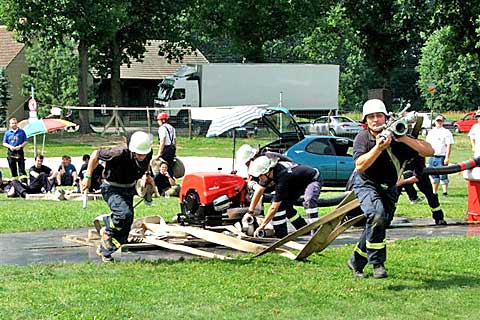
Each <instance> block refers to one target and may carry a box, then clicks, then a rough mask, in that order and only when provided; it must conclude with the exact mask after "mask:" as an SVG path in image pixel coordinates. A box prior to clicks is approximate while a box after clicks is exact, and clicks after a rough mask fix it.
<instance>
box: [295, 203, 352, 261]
mask: <svg viewBox="0 0 480 320" xmlns="http://www.w3.org/2000/svg"><path fill="white" fill-rule="evenodd" d="M350 198H352V197H350ZM343 203H344V202H343V201H342V203H340V204H339V206H340V207H342V206H344V205H343ZM349 203H356V204H357V205H356V207H358V206H359V205H360V203H359V202H358V200H353V201H351V202H349ZM348 211H350V210H348ZM348 211H347V212H345V213H343V214H341V215H339V216H337V217H335V218H332V219H331V220H330V221H328V222H326V223H325V224H323V225H322V226H320V227H319V228H318V230H317V231H316V232H315V234H314V235H313V237H312V238H311V239H310V240H309V241H308V242H307V244H306V245H305V247H304V248H303V250H302V251H300V253H299V254H298V255H297V257H296V260H304V259H306V258H308V257H309V256H310V255H312V254H313V253H314V252H318V251H321V250H323V249H325V248H326V247H327V246H328V245H329V244H330V243H331V241H330V242H328V239H329V236H330V234H331V233H332V231H333V230H334V229H335V228H336V227H337V226H338V225H339V224H340V222H341V221H342V219H343V217H344V216H345V214H346V213H348ZM332 241H333V240H332Z"/></svg>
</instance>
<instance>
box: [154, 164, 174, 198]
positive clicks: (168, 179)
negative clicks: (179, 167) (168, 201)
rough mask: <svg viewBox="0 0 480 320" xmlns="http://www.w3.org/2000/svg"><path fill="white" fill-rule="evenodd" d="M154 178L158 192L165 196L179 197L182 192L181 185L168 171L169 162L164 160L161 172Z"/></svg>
mask: <svg viewBox="0 0 480 320" xmlns="http://www.w3.org/2000/svg"><path fill="white" fill-rule="evenodd" d="M153 180H154V181H155V186H156V187H157V189H158V192H159V193H160V194H161V195H163V196H165V197H177V196H178V194H179V192H180V186H179V185H178V184H177V183H176V182H175V179H174V178H173V177H172V176H170V174H169V173H168V164H167V163H166V162H165V161H164V162H162V163H161V164H160V172H159V173H157V174H156V175H155V176H154V177H153Z"/></svg>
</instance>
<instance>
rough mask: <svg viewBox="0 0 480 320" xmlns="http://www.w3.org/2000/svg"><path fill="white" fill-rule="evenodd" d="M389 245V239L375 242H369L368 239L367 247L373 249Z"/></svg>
mask: <svg viewBox="0 0 480 320" xmlns="http://www.w3.org/2000/svg"><path fill="white" fill-rule="evenodd" d="M386 246H387V239H385V240H383V241H382V242H379V243H374V242H368V241H367V249H373V250H380V249H383V248H385V247H386Z"/></svg>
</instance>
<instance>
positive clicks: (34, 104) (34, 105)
mask: <svg viewBox="0 0 480 320" xmlns="http://www.w3.org/2000/svg"><path fill="white" fill-rule="evenodd" d="M28 109H29V110H30V111H37V101H36V100H35V99H33V98H31V99H30V100H28Z"/></svg>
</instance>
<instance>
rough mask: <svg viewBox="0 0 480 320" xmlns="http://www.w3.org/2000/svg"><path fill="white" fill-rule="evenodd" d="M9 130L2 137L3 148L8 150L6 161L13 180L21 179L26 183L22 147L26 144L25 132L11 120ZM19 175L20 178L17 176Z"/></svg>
mask: <svg viewBox="0 0 480 320" xmlns="http://www.w3.org/2000/svg"><path fill="white" fill-rule="evenodd" d="M9 125H10V129H8V130H7V131H6V132H5V135H4V136H3V146H4V147H5V148H7V149H8V152H7V160H8V166H9V167H10V172H11V173H12V178H13V179H19V178H20V179H21V180H22V181H23V182H25V183H26V182H27V173H26V172H25V154H24V152H23V147H24V146H25V145H26V144H27V135H26V134H25V131H23V130H22V129H20V128H19V127H18V123H17V119H16V118H11V119H10V121H9ZM19 174H20V177H19V176H18V175H19Z"/></svg>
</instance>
